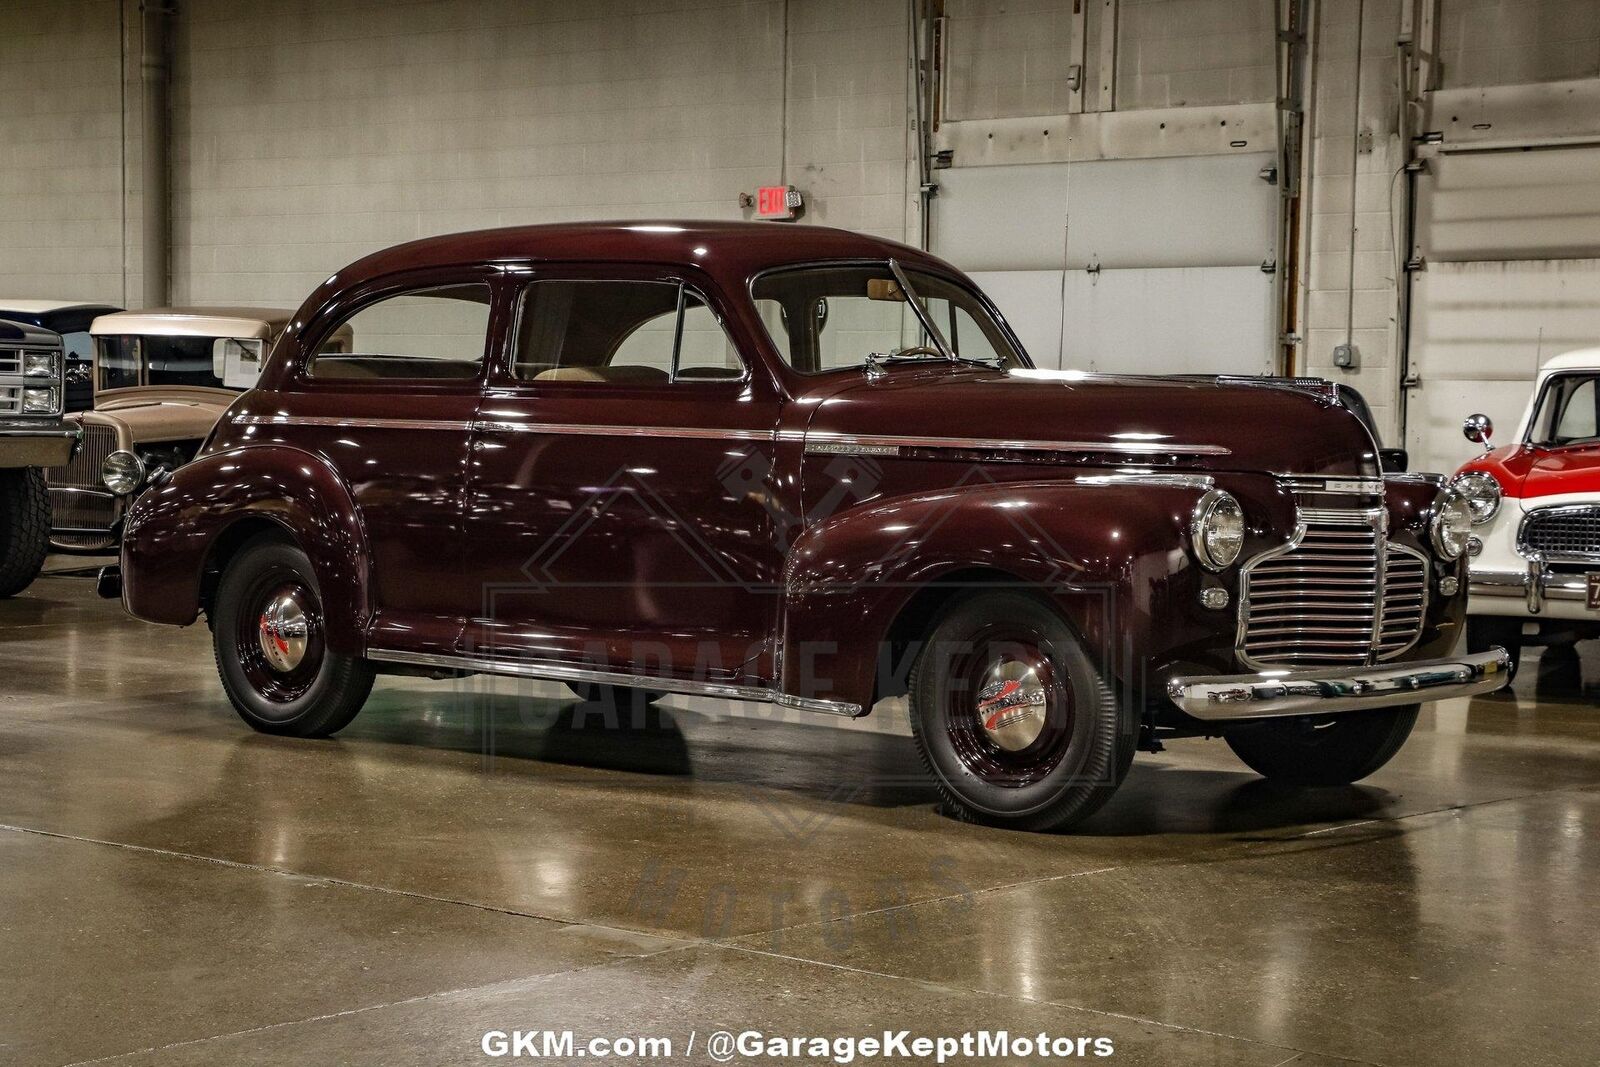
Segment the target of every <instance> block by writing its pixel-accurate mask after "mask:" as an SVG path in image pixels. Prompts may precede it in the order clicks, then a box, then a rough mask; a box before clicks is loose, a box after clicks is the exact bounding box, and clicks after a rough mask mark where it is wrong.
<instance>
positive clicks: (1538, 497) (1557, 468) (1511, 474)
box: [1464, 443, 1600, 508]
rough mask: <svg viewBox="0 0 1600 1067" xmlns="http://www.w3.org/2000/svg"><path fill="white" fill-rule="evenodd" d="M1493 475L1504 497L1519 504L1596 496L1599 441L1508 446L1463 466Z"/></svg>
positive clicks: (1598, 493)
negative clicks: (1511, 498)
mask: <svg viewBox="0 0 1600 1067" xmlns="http://www.w3.org/2000/svg"><path fill="white" fill-rule="evenodd" d="M1464 469H1470V470H1481V471H1485V472H1487V473H1489V474H1492V475H1494V477H1495V480H1496V481H1498V482H1499V483H1500V488H1501V489H1502V490H1503V491H1504V492H1505V494H1506V495H1507V496H1513V497H1520V498H1521V499H1522V501H1523V507H1525V508H1532V507H1539V506H1541V505H1542V504H1543V503H1544V502H1545V498H1546V497H1554V496H1573V495H1583V494H1588V495H1594V496H1600V443H1595V444H1584V445H1568V446H1567V447H1565V448H1534V447H1532V446H1529V445H1508V446H1506V447H1504V448H1497V449H1495V450H1494V451H1493V452H1490V453H1488V454H1486V455H1484V456H1482V457H1480V458H1479V459H1477V460H1475V461H1473V462H1471V463H1469V464H1467V465H1466V468H1464Z"/></svg>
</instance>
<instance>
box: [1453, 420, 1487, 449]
mask: <svg viewBox="0 0 1600 1067" xmlns="http://www.w3.org/2000/svg"><path fill="white" fill-rule="evenodd" d="M1492 433H1494V423H1492V422H1490V421H1489V416H1487V415H1481V414H1480V415H1468V416H1467V421H1466V422H1463V423H1462V424H1461V434H1462V436H1463V437H1465V438H1466V439H1467V440H1469V441H1471V442H1472V443H1473V444H1475V445H1482V446H1483V448H1484V451H1488V450H1489V449H1491V448H1493V447H1494V446H1493V445H1491V444H1490V443H1489V435H1490V434H1492Z"/></svg>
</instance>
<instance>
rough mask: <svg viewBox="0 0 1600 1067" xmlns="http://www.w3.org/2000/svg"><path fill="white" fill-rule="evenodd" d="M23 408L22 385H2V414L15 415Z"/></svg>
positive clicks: (0, 406)
mask: <svg viewBox="0 0 1600 1067" xmlns="http://www.w3.org/2000/svg"><path fill="white" fill-rule="evenodd" d="M21 410H22V386H20V385H0V415H15V414H17V413H18V412H19V411H21Z"/></svg>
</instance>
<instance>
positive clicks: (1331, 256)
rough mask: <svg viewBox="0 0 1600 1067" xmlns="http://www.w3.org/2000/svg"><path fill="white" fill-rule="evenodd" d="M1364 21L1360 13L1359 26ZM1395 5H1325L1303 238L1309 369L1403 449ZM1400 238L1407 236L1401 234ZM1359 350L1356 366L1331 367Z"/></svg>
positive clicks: (1317, 46)
mask: <svg viewBox="0 0 1600 1067" xmlns="http://www.w3.org/2000/svg"><path fill="white" fill-rule="evenodd" d="M1358 14H1359V15H1360V16H1361V19H1360V21H1359V22H1358V21H1357V16H1358ZM1399 25H1400V0H1364V3H1362V4H1354V3H1328V4H1323V5H1321V15H1320V18H1319V20H1318V23H1317V26H1316V30H1315V38H1314V44H1313V47H1314V53H1313V56H1312V62H1313V68H1314V71H1315V74H1314V77H1315V79H1316V85H1315V109H1314V111H1313V113H1312V126H1311V131H1310V133H1311V136H1310V144H1309V145H1308V153H1309V158H1310V163H1311V170H1312V179H1311V181H1310V183H1309V188H1310V196H1311V217H1310V226H1309V232H1308V235H1307V237H1308V240H1309V249H1310V254H1309V263H1308V268H1309V269H1308V271H1307V285H1308V293H1307V302H1306V319H1305V321H1306V332H1305V339H1304V344H1303V346H1302V348H1301V360H1300V367H1301V368H1302V372H1303V373H1307V374H1312V375H1317V376H1320V377H1326V378H1331V379H1333V380H1334V381H1338V382H1345V383H1347V384H1349V385H1353V386H1355V387H1356V388H1357V389H1359V390H1361V393H1362V395H1363V396H1365V397H1366V399H1367V402H1368V403H1369V404H1370V405H1371V406H1372V414H1373V417H1374V419H1375V421H1376V422H1377V424H1378V428H1379V431H1380V433H1382V434H1383V435H1384V443H1385V444H1388V445H1396V446H1398V445H1401V444H1403V442H1402V441H1400V440H1399V433H1400V423H1399V414H1400V413H1399V409H1398V403H1397V401H1398V397H1399V392H1400V381H1399V378H1400V367H1399V362H1400V361H1399V358H1398V355H1397V353H1398V346H1399V339H1400V331H1399V325H1398V324H1399V319H1398V309H1399V288H1398V283H1397V279H1399V278H1401V277H1402V275H1403V272H1402V264H1401V263H1400V262H1399V261H1398V259H1397V256H1396V252H1395V237H1396V227H1397V226H1398V225H1399V224H1400V219H1398V218H1397V213H1398V212H1401V211H1403V210H1404V199H1403V198H1404V195H1405V190H1404V188H1403V179H1402V178H1397V177H1396V175H1395V172H1396V170H1397V169H1398V168H1399V167H1400V166H1401V165H1402V161H1403V160H1404V152H1403V146H1402V145H1401V144H1400V143H1399V139H1398V127H1397V122H1396V119H1397V107H1398V100H1397V94H1398V89H1397V86H1396V64H1397V62H1398V59H1397V53H1396V49H1395V37H1396V34H1397V32H1398V28H1399ZM1402 240H1403V238H1402ZM1346 341H1348V342H1350V343H1352V344H1354V345H1355V347H1356V350H1357V352H1358V361H1359V362H1358V365H1357V367H1356V368H1355V369H1354V370H1343V369H1341V368H1339V367H1336V366H1335V365H1334V362H1333V359H1334V349H1335V347H1336V346H1338V345H1340V344H1344V343H1345V342H1346Z"/></svg>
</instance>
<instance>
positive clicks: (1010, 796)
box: [910, 592, 1137, 830]
mask: <svg viewBox="0 0 1600 1067" xmlns="http://www.w3.org/2000/svg"><path fill="white" fill-rule="evenodd" d="M910 701H911V732H912V734H913V736H914V737H915V739H916V744H917V752H918V754H919V755H920V756H921V757H922V763H923V766H924V767H926V768H927V770H928V773H929V774H930V775H932V777H933V781H934V784H935V786H937V787H938V790H939V792H940V794H941V795H942V796H943V798H944V800H945V803H946V806H947V807H948V808H949V809H950V810H951V811H952V812H953V813H954V814H955V815H957V816H958V817H960V818H963V819H966V820H968V821H971V822H984V823H989V824H992V825H996V826H1008V827H1012V828H1015V829H1019V830H1055V829H1060V828H1062V827H1065V826H1068V825H1070V824H1072V823H1074V822H1077V821H1079V820H1081V819H1083V818H1086V817H1087V816H1088V815H1089V814H1090V813H1091V812H1093V811H1094V810H1095V809H1096V808H1098V807H1100V805H1102V804H1104V803H1105V802H1106V801H1107V800H1108V799H1110V797H1111V794H1112V793H1114V792H1116V790H1117V786H1119V785H1121V784H1122V779H1123V777H1124V776H1125V775H1126V774H1127V773H1128V765H1129V764H1130V763H1131V762H1132V761H1133V750H1134V742H1135V740H1136V736H1137V724H1136V721H1135V718H1134V716H1133V715H1132V714H1131V712H1129V711H1128V710H1127V709H1125V708H1123V707H1122V704H1121V702H1119V701H1118V700H1117V699H1116V697H1115V694H1114V693H1113V691H1112V689H1111V687H1110V685H1109V684H1108V682H1107V680H1106V679H1105V678H1104V677H1103V676H1102V674H1101V671H1100V669H1099V668H1098V667H1097V666H1096V665H1095V663H1094V661H1093V660H1091V659H1090V657H1089V655H1088V654H1087V653H1086V652H1085V651H1084V648H1083V645H1082V643H1081V642H1079V640H1078V638H1077V637H1076V635H1074V633H1073V632H1072V629H1071V627H1069V626H1068V625H1067V623H1066V621H1065V620H1064V619H1062V617H1061V616H1060V615H1059V614H1057V613H1056V611H1055V610H1054V609H1053V608H1051V607H1050V606H1049V605H1047V604H1045V603H1043V602H1042V601H1040V600H1038V599H1036V598H1034V597H1032V596H1028V595H1026V594H1022V593H1012V592H996V593H980V594H976V595H972V596H965V597H962V598H960V599H959V600H957V601H955V602H954V603H952V604H951V605H950V606H949V607H947V608H946V609H945V610H944V611H943V612H942V613H941V614H940V616H939V617H938V619H937V621H936V622H935V623H934V624H933V628H932V630H931V631H930V632H929V635H928V641H927V645H926V646H925V647H924V648H923V650H922V652H921V654H920V655H919V656H918V658H917V664H916V667H915V668H914V669H913V670H912V672H911V681H910Z"/></svg>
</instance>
